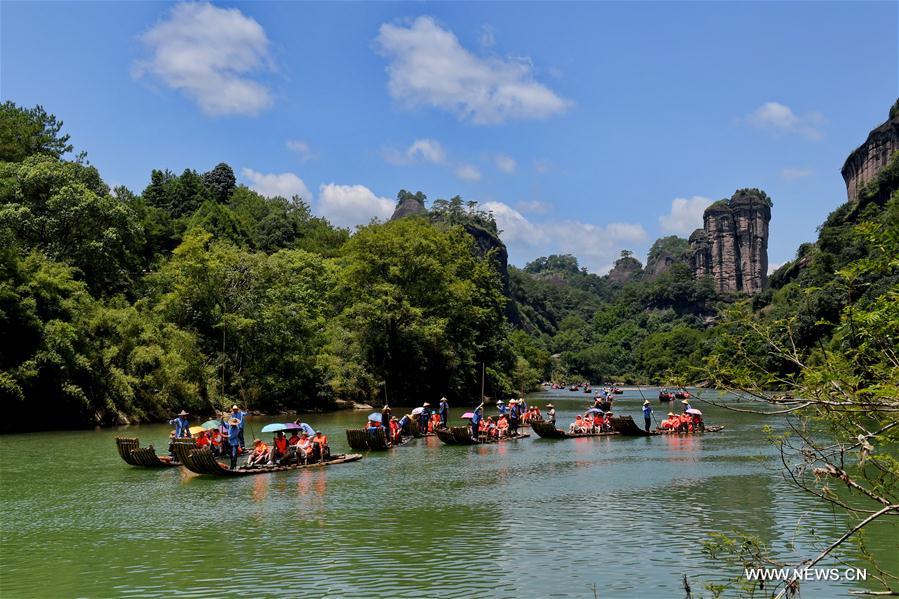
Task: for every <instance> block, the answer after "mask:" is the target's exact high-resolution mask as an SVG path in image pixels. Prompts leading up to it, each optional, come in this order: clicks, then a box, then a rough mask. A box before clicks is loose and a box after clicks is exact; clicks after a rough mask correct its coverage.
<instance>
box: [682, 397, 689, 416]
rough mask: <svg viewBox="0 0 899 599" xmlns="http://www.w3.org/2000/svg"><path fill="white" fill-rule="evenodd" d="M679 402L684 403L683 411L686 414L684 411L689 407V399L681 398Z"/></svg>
mask: <svg viewBox="0 0 899 599" xmlns="http://www.w3.org/2000/svg"><path fill="white" fill-rule="evenodd" d="M681 403H682V404H684V413H685V414H686V413H687V410H689V409H690V400H689V399H682V400H681Z"/></svg>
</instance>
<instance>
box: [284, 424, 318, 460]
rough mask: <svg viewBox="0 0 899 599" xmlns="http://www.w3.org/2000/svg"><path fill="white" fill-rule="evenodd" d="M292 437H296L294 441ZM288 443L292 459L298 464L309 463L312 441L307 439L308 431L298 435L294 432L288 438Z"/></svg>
mask: <svg viewBox="0 0 899 599" xmlns="http://www.w3.org/2000/svg"><path fill="white" fill-rule="evenodd" d="M294 439H296V441H294ZM288 444H289V446H290V450H291V452H292V453H293V459H294V461H296V462H297V463H298V464H299V463H302V464H307V463H309V458H310V457H311V456H312V441H310V440H309V433H307V432H305V431H304V432H303V433H301V434H300V436H299V437H297V436H296V433H294V434H293V437H291V438H290V439H289V441H288Z"/></svg>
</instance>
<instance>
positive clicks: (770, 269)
mask: <svg viewBox="0 0 899 599" xmlns="http://www.w3.org/2000/svg"><path fill="white" fill-rule="evenodd" d="M784 264H786V262H772V263H771V264H769V265H768V276H769V277H770V276H771V274H772V273H773V272H774V271H775V270H777V269H778V268H780V267H781V266H783V265H784Z"/></svg>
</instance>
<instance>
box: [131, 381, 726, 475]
mask: <svg viewBox="0 0 899 599" xmlns="http://www.w3.org/2000/svg"><path fill="white" fill-rule="evenodd" d="M663 393H664V394H665V395H664V396H663V395H662V393H660V397H659V399H660V400H663V401H671V400H673V399H674V396H675V393H671V394H670V396H668V392H667V391H665V392H663ZM677 395H678V396H679V397H684V398H689V397H690V395H689V393H688V392H686V391H681V392H678V393H677ZM663 398H664V399H663ZM596 399H597V402H596V404H594V407H592V408H590V409H588V410H586V412H585V413H584V414H583V416H581V415H578V416H576V418H575V420H574V422H572V423H571V425H570V426H569V428H568V430H567V431H565V430H562V429H559V428H557V427H556V424H555V408H554V406H553V404H551V403H550V404H546V412H547V414H548V415H549V419H544V417H543V413H542V412H541V411H540V408H539V407H537V406H536V405H531V406H528V405H527V404H526V403H525V402H524V400H521V399H519V400H514V399H513V400H510V402H509V406H506V405H504V404H503V401H502V400H499V401H498V402H497V408H498V412H499V413H498V414H497V415H495V416H487V417H484V416H482V414H483V404H481V405H480V406H478V407H477V408H475V411H474V412H467V413H465V414H463V415H462V419H463V420H468V425H466V426H449V425H448V423H447V422H446V413H445V412H443V409H445V408H443V406H441V408H443V409H441V412H442V413H441V412H437V411H431V409H430V404H428V403H427V402H425V403H424V404H423V405H422V406H421V407H418V408H415V409H414V410H412V412H411V413H410V414H406V415H405V416H403V417H402V418H400V419H397V418H395V417H392V416H391V415H390V408H389V407H387V406H385V407H384V409H383V411H382V412H373V413H372V414H370V415H369V416H368V425H367V426H366V428H364V429H347V431H346V434H347V441H348V443H349V445H350V447H351V448H352V449H354V450H357V451H368V450H385V449H388V448H390V447H398V446H401V445H405V444H406V443H408V442H409V441H410V440H412V439H413V438H416V437H427V436H434V435H436V436H437V437H438V438H439V439H440V440H441V441H442V442H443V443H445V444H447V445H476V444H484V443H501V442H504V441H511V440H516V439H522V438H525V437H529V436H530V435H529V434H528V433H525V432H521V431H520V428H524V427H530V428H531V429H532V430H533V431H534V433H536V434H537V436H539V437H542V438H545V439H570V438H579V437H601V436H609V435H622V436H652V435H666V434H667V435H670V434H677V435H690V434H699V433H707V432H718V431H721V430H723V429H724V427H723V426H706V425H705V423H704V422H703V420H702V412H700V411H699V410H697V409H695V408H690V407H689V403H688V399H684V400H683V403H684V405H685V410H684V412H683V413H682V414H677V415H676V414H674V413H673V412H669V413H668V418H666V419H665V420H664V421H662V423H661V425H660V426H659V427H658V428H656V429H652V430H650V429H643V428H640V427H639V426H638V425H637V424H636V423H635V422H634V420H633V418H631V417H630V416H613V415H612V413H611V411H603V410H602V409H600V408H598V407H597V406H599V405H601V402H600V398H599V397H598V396H597V398H596ZM445 401H446V400H445V399H444V400H442V402H444V403H445ZM648 403H649V402H648V401H647V402H644V407H645V406H646V404H648ZM510 409H512V410H515V411H516V416H517V418H516V419H514V420H515V421H514V422H510V421H511V420H512V419H511V418H510V417H509V416H510V414H509V412H510ZM277 426H280V425H278V424H274V425H268V427H266V428H263V431H264V432H269V428H270V427H277ZM284 426H286V427H289V426H290V423H288V424H286V425H284ZM271 430H272V431H274V430H275V429H271ZM278 430H282V429H278ZM276 434H278V432H276ZM281 434H283V433H281ZM116 444H117V447H118V451H119V455H120V456H121V458H122V459H123V460H124V461H125V462H126V463H128V464H130V465H132V466H143V467H157V468H164V467H180V466H183V467H185V468H187V469H188V470H190V471H192V472H195V473H197V474H209V475H215V476H242V475H250V474H262V473H266V472H279V471H284V470H300V469H306V468H320V467H323V466H330V465H335V464H343V463H347V462H354V461H357V460H361V459H362V455H361V454H358V453H352V454H337V455H330V454H329V453H328V454H325V455H324V456H321V455H319V456H316V459H314V460H303V461H300V460H297V461H295V462H292V463H288V464H284V463H282V462H275V463H267V464H261V465H255V466H246V465H244V466H239V467H236V468H233V469H232V468H229V467H228V466H227V465H225V464H223V463H222V462H221V461H220V458H221V457H222V456H220V455H219V454H218V453H216V452H214V451H213V448H212V447H211V446H208V445H207V446H198V445H197V439H196V438H191V437H185V438H177V439H174V441H173V443H172V445H171V446H170V449H171V450H172V451H171V453H172V456H158V455H157V454H156V452H155V450H154V448H153V446H152V445H151V446H149V447H140V442H139V440H138V439H134V438H122V437H117V438H116Z"/></svg>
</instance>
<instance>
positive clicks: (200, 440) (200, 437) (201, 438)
mask: <svg viewBox="0 0 899 599" xmlns="http://www.w3.org/2000/svg"><path fill="white" fill-rule="evenodd" d="M201 447H209V437H207V436H206V431H200V432H199V433H197V448H198V449H199V448H201Z"/></svg>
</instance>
